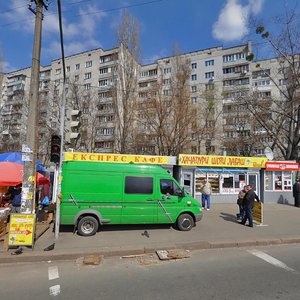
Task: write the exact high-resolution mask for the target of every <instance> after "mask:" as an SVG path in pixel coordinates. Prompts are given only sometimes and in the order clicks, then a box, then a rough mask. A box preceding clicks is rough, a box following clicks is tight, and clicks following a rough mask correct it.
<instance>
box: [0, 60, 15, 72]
mask: <svg viewBox="0 0 300 300" xmlns="http://www.w3.org/2000/svg"><path fill="white" fill-rule="evenodd" d="M1 68H2V69H3V70H2V71H3V72H4V73H9V72H12V71H14V70H16V69H17V68H16V67H14V66H12V65H11V64H10V63H9V62H7V61H3V62H2V63H1Z"/></svg>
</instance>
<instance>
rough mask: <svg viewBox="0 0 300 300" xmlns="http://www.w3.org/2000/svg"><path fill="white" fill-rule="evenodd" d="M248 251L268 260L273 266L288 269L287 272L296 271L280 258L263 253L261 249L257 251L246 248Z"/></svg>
mask: <svg viewBox="0 0 300 300" xmlns="http://www.w3.org/2000/svg"><path fill="white" fill-rule="evenodd" d="M247 251H248V252H249V253H251V254H253V255H255V256H257V257H259V258H261V259H262V260H264V261H266V262H268V263H269V264H271V265H273V266H275V267H279V268H282V269H284V270H286V271H289V272H296V271H295V270H294V269H292V268H290V267H288V266H287V265H286V264H285V263H283V262H281V261H280V260H278V259H276V258H274V257H273V256H271V255H269V254H267V253H264V252H262V251H258V250H255V249H253V250H247Z"/></svg>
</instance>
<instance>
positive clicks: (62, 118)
mask: <svg viewBox="0 0 300 300" xmlns="http://www.w3.org/2000/svg"><path fill="white" fill-rule="evenodd" d="M65 107H66V92H65V80H64V82H63V95H62V104H61V112H60V136H61V144H60V160H59V166H58V172H57V173H58V178H57V184H56V188H57V192H56V195H57V196H58V197H57V198H56V214H55V239H56V240H57V239H58V236H59V224H60V191H61V179H62V178H61V177H62V160H63V148H64V129H65V110H66V108H65Z"/></svg>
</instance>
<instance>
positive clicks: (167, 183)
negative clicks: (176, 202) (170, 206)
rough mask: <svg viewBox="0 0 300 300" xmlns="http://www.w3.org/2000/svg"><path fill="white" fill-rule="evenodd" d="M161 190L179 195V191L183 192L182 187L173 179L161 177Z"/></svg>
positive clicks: (163, 192) (164, 192)
mask: <svg viewBox="0 0 300 300" xmlns="http://www.w3.org/2000/svg"><path fill="white" fill-rule="evenodd" d="M160 192H161V193H162V194H170V195H178V193H180V192H181V189H180V187H179V186H178V185H177V184H176V183H175V182H174V181H173V180H171V179H161V180H160Z"/></svg>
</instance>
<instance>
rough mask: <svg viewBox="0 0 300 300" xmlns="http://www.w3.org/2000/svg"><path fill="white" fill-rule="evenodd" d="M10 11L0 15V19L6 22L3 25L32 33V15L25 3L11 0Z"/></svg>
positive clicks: (19, 0)
mask: <svg viewBox="0 0 300 300" xmlns="http://www.w3.org/2000/svg"><path fill="white" fill-rule="evenodd" d="M10 7H11V10H8V11H7V12H6V13H4V14H2V18H3V19H4V20H5V21H6V22H5V25H7V26H9V27H10V28H14V29H16V30H22V32H24V31H25V32H27V33H28V32H30V33H32V32H33V31H34V19H35V18H34V15H33V14H32V13H31V12H30V10H28V6H27V3H25V2H24V1H23V0H12V1H11V2H10Z"/></svg>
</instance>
